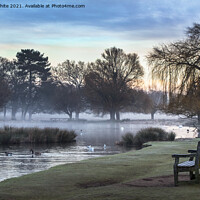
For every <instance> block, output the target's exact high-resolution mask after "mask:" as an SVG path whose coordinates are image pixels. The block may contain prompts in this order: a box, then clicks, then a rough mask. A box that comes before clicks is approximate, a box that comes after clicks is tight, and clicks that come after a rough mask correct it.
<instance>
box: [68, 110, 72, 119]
mask: <svg viewBox="0 0 200 200" xmlns="http://www.w3.org/2000/svg"><path fill="white" fill-rule="evenodd" d="M68 115H69V119H70V120H71V119H72V112H70V113H69V114H68Z"/></svg>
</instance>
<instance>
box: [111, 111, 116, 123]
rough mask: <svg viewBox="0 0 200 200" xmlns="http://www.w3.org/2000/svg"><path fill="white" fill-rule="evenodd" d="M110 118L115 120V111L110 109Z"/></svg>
mask: <svg viewBox="0 0 200 200" xmlns="http://www.w3.org/2000/svg"><path fill="white" fill-rule="evenodd" d="M110 120H111V121H115V111H113V110H111V111H110Z"/></svg>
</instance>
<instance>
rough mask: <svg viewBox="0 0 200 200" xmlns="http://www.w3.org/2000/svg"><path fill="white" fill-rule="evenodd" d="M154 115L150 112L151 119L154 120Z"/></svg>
mask: <svg viewBox="0 0 200 200" xmlns="http://www.w3.org/2000/svg"><path fill="white" fill-rule="evenodd" d="M154 114H155V112H151V119H152V120H154Z"/></svg>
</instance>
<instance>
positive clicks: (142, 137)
mask: <svg viewBox="0 0 200 200" xmlns="http://www.w3.org/2000/svg"><path fill="white" fill-rule="evenodd" d="M175 137H176V134H175V133H174V132H166V131H165V130H163V129H162V128H154V127H150V128H144V129H141V130H140V131H138V132H137V133H136V134H135V135H133V134H132V133H126V134H125V135H124V136H122V141H120V142H118V143H117V144H119V145H124V146H138V147H141V146H143V144H144V143H147V142H150V141H174V140H175Z"/></svg>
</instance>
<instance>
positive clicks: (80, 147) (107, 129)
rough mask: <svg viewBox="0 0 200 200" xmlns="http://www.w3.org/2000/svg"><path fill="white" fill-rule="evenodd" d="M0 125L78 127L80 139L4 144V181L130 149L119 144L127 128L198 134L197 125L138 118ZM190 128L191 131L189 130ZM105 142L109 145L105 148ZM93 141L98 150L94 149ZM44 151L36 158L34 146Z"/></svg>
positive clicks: (0, 164) (0, 162)
mask: <svg viewBox="0 0 200 200" xmlns="http://www.w3.org/2000/svg"><path fill="white" fill-rule="evenodd" d="M0 126H1V127H3V126H14V127H40V128H44V127H58V128H63V129H69V130H75V132H76V133H77V135H78V136H77V138H76V143H73V144H69V145H18V146H15V145H12V146H1V147H0V169H1V173H0V181H2V180H5V179H8V178H12V177H18V176H21V175H24V174H29V173H33V172H37V171H41V170H45V169H48V168H50V167H53V166H56V165H60V164H66V163H74V162H77V161H81V160H84V159H89V158H94V157H100V156H105V155H112V154H118V153H122V152H126V151H128V150H130V149H126V148H124V147H120V146H117V145H115V142H116V141H120V140H121V137H122V135H124V134H125V133H127V132H132V133H136V132H137V131H138V130H140V129H141V128H145V127H152V126H154V127H162V128H164V129H166V130H167V131H171V130H173V131H174V132H175V133H176V134H177V137H178V138H181V137H182V138H186V137H190V138H193V137H196V133H195V132H194V128H192V127H182V126H180V125H179V122H177V121H176V123H175V122H174V121H173V120H163V121H162V120H161V121H156V120H155V121H151V120H136V121H130V122H129V121H124V122H120V123H108V122H107V123H106V122H84V121H83V122H79V123H78V122H52V121H46V122H41V121H31V122H21V123H19V122H17V121H16V122H13V121H1V122H0ZM188 130H189V131H188ZM104 144H105V145H106V148H104ZM89 145H91V146H92V147H93V148H94V151H90V150H89V149H88V146H89ZM31 148H32V149H34V150H35V151H39V152H41V155H40V156H35V157H33V158H32V155H31V152H30V149H31ZM4 152H12V156H5V153H4Z"/></svg>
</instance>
